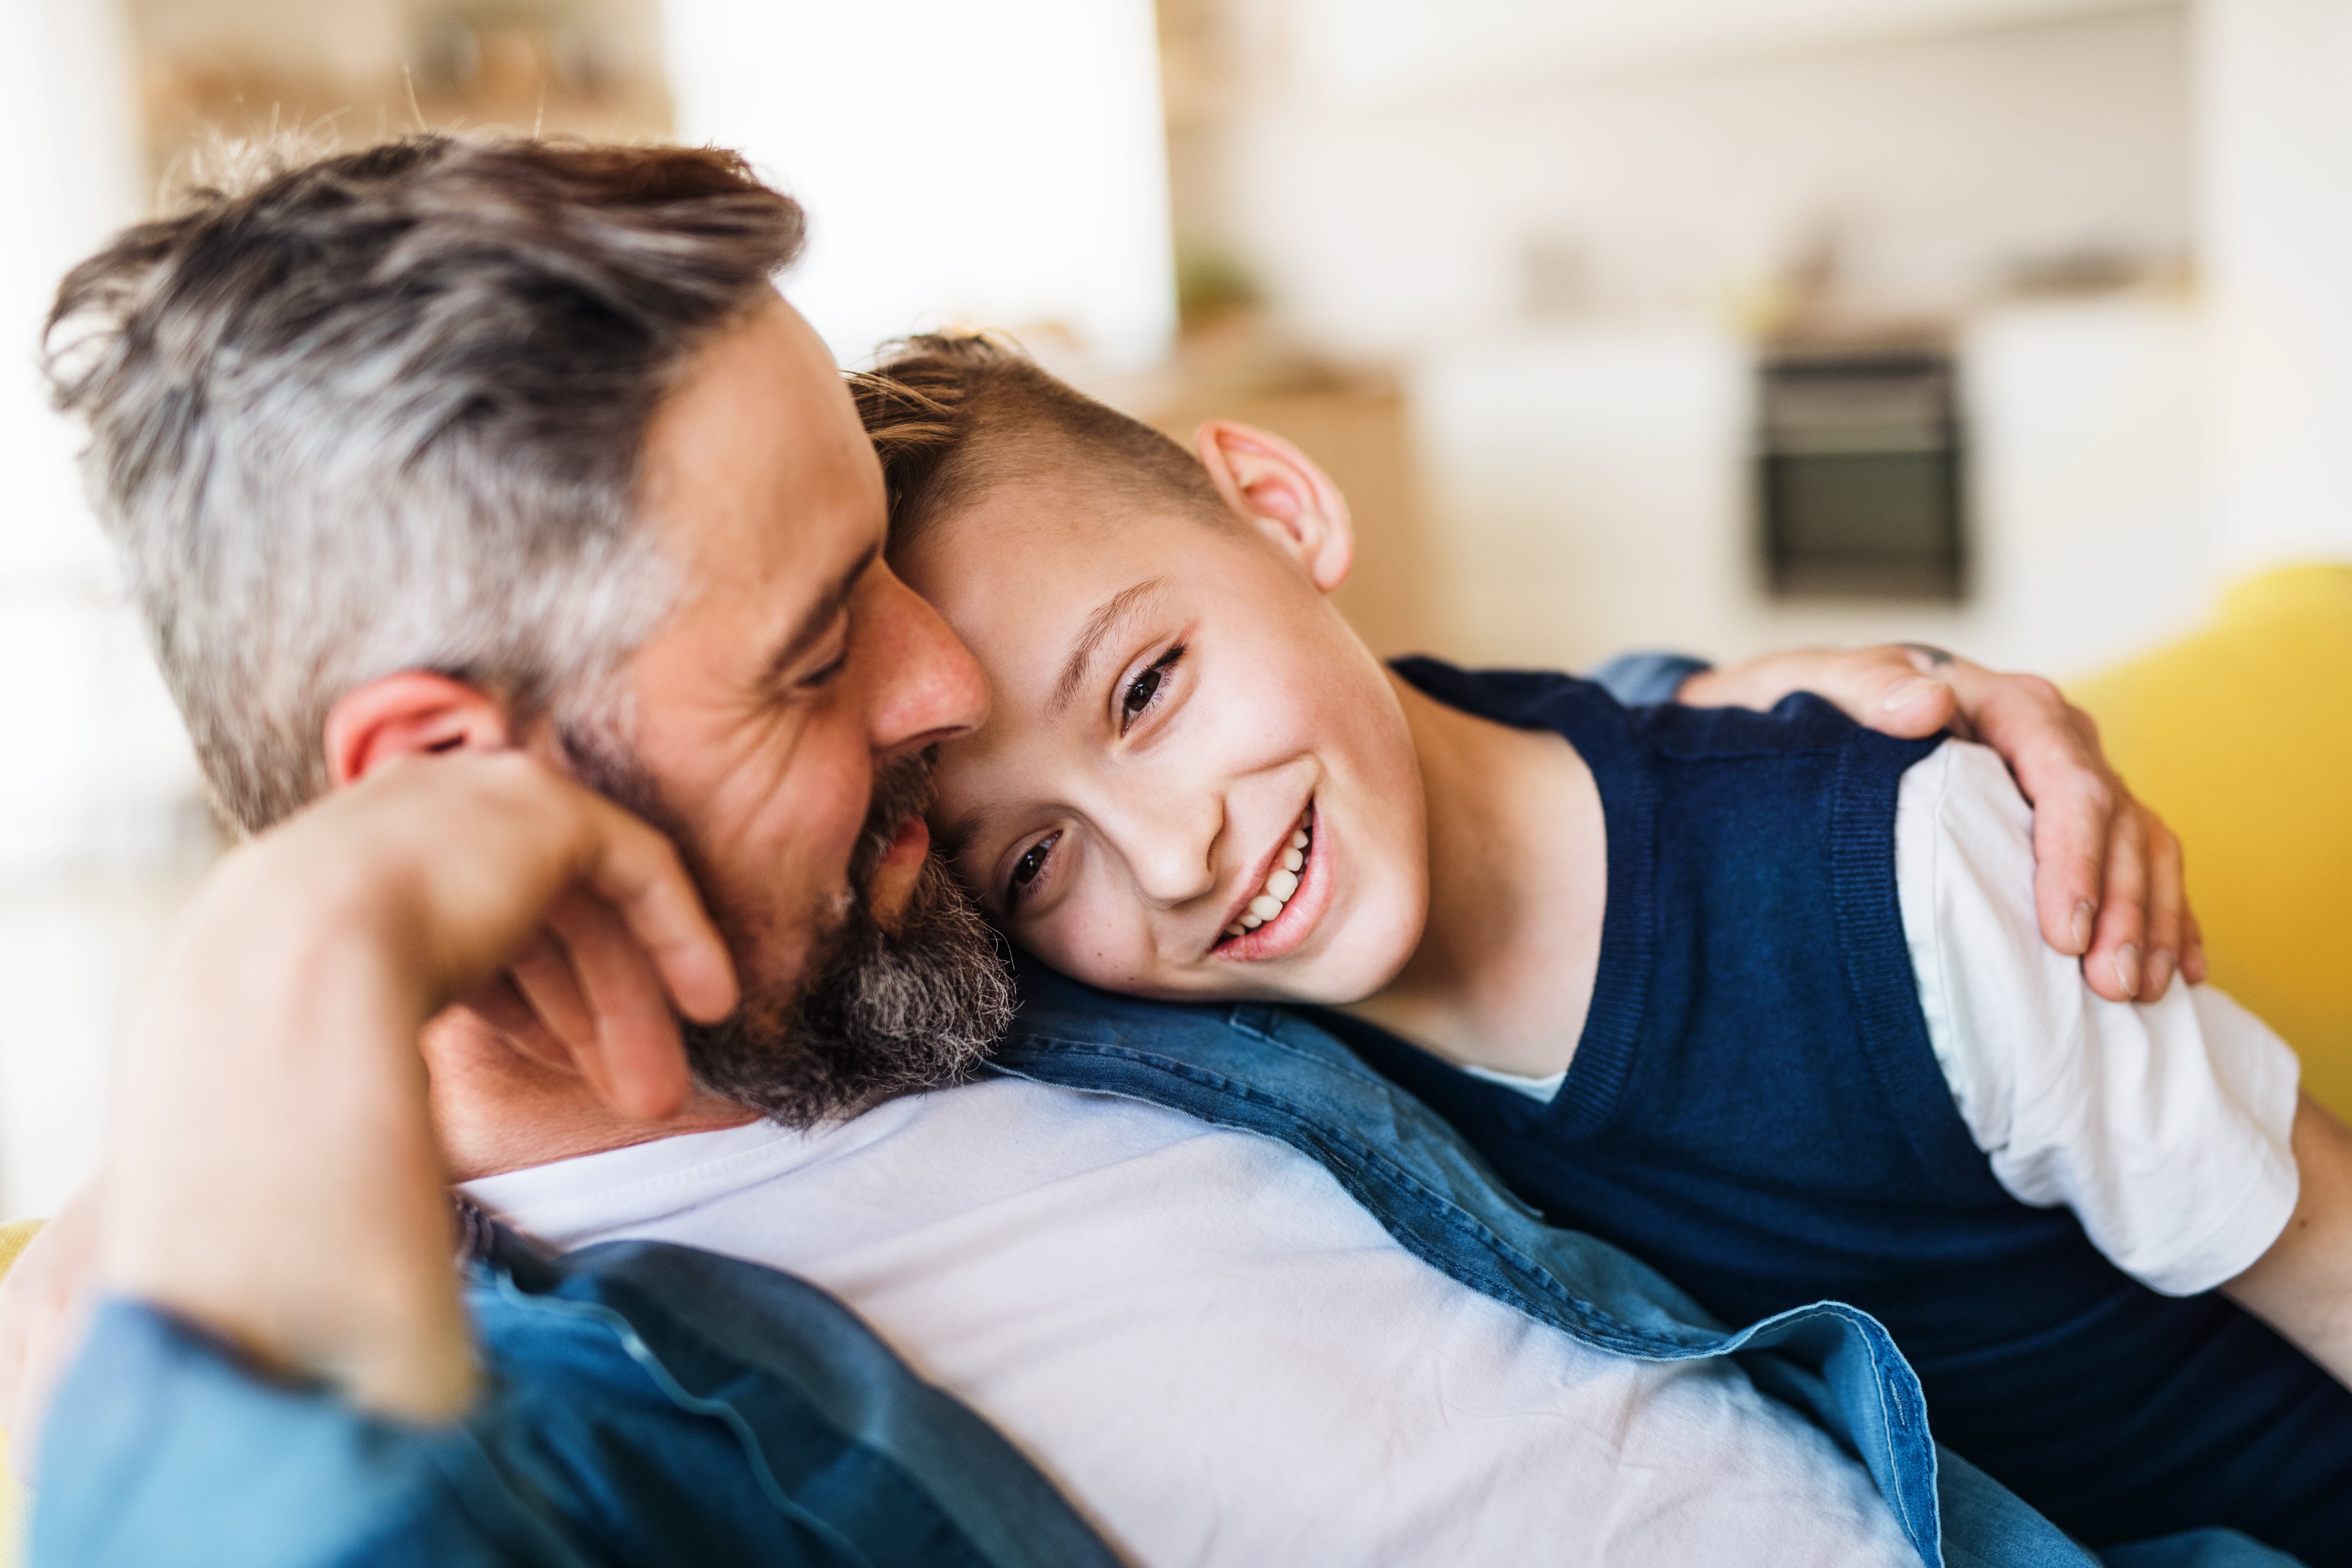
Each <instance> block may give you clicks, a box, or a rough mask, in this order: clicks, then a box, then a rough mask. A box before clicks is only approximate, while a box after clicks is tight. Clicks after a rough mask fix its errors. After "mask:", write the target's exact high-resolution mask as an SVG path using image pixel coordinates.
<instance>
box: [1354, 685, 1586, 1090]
mask: <svg viewBox="0 0 2352 1568" xmlns="http://www.w3.org/2000/svg"><path fill="white" fill-rule="evenodd" d="M1389 680H1390V682H1391V685H1393V686H1394V687H1395V688H1396V692H1397V699H1398V700H1399V701H1400V702H1401V703H1402V704H1403V707H1404V713H1405V721H1406V723H1407V725H1408V726H1409V727H1410V729H1411V731H1412V742H1413V749H1414V751H1415V752H1416V753H1417V755H1418V757H1419V759H1420V765H1421V778H1422V788H1423V794H1424V795H1425V796H1426V798H1427V801H1428V811H1429V921H1428V924H1427V925H1426V926H1425V927H1424V928H1423V932H1422V938H1421V945H1420V946H1419V947H1418V948H1416V949H1415V950H1414V952H1413V955H1412V958H1411V959H1410V960H1408V961H1407V962H1406V963H1405V966H1404V968H1403V970H1402V971H1401V972H1400V973H1398V975H1397V977H1396V979H1395V980H1393V981H1391V982H1390V984H1389V985H1388V986H1387V988H1386V989H1384V990H1382V991H1381V992H1379V993H1377V994H1374V995H1371V996H1369V997H1367V998H1365V999H1364V1000H1363V1001H1361V1002H1359V1003H1357V1004H1355V1005H1352V1006H1350V1007H1349V1008H1348V1009H1346V1010H1347V1011H1348V1012H1349V1013H1352V1014H1354V1015H1356V1016H1359V1017H1361V1018H1364V1019H1366V1020H1368V1021H1370V1022H1371V1023H1374V1024H1378V1025H1380V1026H1381V1027H1382V1028H1385V1029H1387V1030H1389V1031H1390V1032H1391V1033H1392V1034H1396V1035H1399V1036H1402V1037H1403V1038H1405V1039H1408V1040H1411V1041H1412V1042H1413V1043H1414V1044H1415V1045H1418V1046H1420V1047H1423V1048H1424V1049H1426V1050H1430V1051H1433V1052H1435V1053H1436V1054H1437V1055H1439V1056H1441V1057H1444V1058H1446V1059H1448V1060H1449V1061H1454V1062H1457V1063H1461V1064H1465V1065H1468V1066H1472V1067H1482V1068H1494V1069H1496V1070H1497V1071H1501V1072H1509V1073H1517V1074H1519V1075H1521V1076H1523V1077H1528V1078H1545V1077H1549V1075H1551V1074H1553V1073H1556V1072H1559V1071H1560V1070H1562V1069H1563V1068H1566V1067H1567V1066H1568V1063H1569V1058H1570V1057H1571V1056H1573V1055H1574V1054H1575V1052H1576V1042H1577V1038H1578V1037H1579V1036H1580V1034H1581V1033H1582V1032H1583V1029H1584V1015H1585V1012H1586V1009H1587V1008H1588V1006H1589V1005H1591V1000H1592V983H1593V977H1594V975H1595V974H1596V973H1598V972H1599V969H1600V962H1601V915H1602V912H1603V910H1604V909H1605V908H1606V905H1607V898H1608V836H1607V832H1606V830H1605V828H1604V827H1603V826H1602V823H1601V793H1600V791H1599V789H1598V788H1597V787H1596V786H1595V785H1594V784H1593V782H1592V772H1591V769H1590V768H1588V767H1586V766H1585V764H1584V759H1583V758H1582V757H1580V756H1579V755H1577V753H1576V750H1575V748H1574V747H1572V746H1570V744H1569V743H1568V742H1567V741H1565V740H1564V739H1562V738H1561V737H1560V736H1559V735H1558V734H1556V733H1554V732H1552V731H1548V730H1540V731H1539V730H1515V729H1512V728H1510V727H1509V726H1507V725H1503V724H1497V723H1495V722H1494V721H1491V720H1486V719H1481V718H1479V717H1477V716H1475V714H1470V713H1465V712H1463V711H1461V710H1459V709H1455V708H1449V707H1447V706H1446V705H1445V704H1444V703H1442V702H1439V701H1437V700H1434V699H1433V698H1431V697H1429V696H1427V695H1425V694H1424V693H1423V692H1422V691H1421V690H1420V689H1418V688H1416V687H1414V686H1413V685H1412V683H1411V682H1409V681H1406V680H1403V679H1400V678H1399V677H1398V676H1396V675H1395V674H1393V673H1391V675H1390V677H1389Z"/></svg>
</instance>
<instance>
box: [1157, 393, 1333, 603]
mask: <svg viewBox="0 0 2352 1568" xmlns="http://www.w3.org/2000/svg"><path fill="white" fill-rule="evenodd" d="M1192 450H1193V452H1194V453H1195V454H1196V455H1197V456H1198V457H1199V458H1200V459H1201V466H1202V468H1206V469H1208V470H1209V481H1210V483H1212V484H1213V485H1215V486H1216V487H1217V494H1218V495H1220V496H1222V497H1223V498H1224V502H1225V505H1227V506H1228V507H1230V508H1232V509H1233V510H1234V513H1235V514H1236V515H1238V516H1240V517H1241V518H1243V519H1244V520H1245V521H1249V522H1252V523H1255V525H1256V526H1257V527H1258V529H1259V530H1260V531H1263V532H1265V534H1266V535H1267V536H1268V537H1269V538H1271V539H1272V540H1273V541H1274V542H1276V544H1278V545H1280V546H1281V547H1282V549H1283V551H1284V552H1286V553H1287V554H1289V555H1291V556H1293V557H1295V558H1296V559H1297V562H1298V563H1299V564H1300V565H1302V566H1304V567H1305V568H1306V569H1307V576H1309V577H1310V578H1312V579H1313V580H1314V583H1315V586H1316V587H1318V589H1320V590H1322V591H1323V592H1324V593H1326V594H1328V593H1329V592H1331V591H1332V590H1333V589H1334V588H1337V587H1338V586H1339V584H1342V583H1344V582H1346V581H1347V580H1348V569H1349V567H1350V566H1352V565H1354V564H1355V560H1356V527H1355V523H1354V521H1353V520H1352V519H1350V518H1349V515H1348V498H1347V497H1346V496H1344V495H1341V494H1340V493H1339V486H1337V485H1335V484H1333V483H1332V482H1331V479H1330V476H1328V474H1326V473H1324V471H1323V470H1322V469H1320V468H1317V467H1316V466H1315V460H1314V459H1313V458H1309V457H1308V456H1307V454H1306V453H1304V452H1302V451H1300V450H1299V449H1298V448H1297V447H1294V446H1292V445H1291V444H1290V443H1289V442H1287V441H1286V440H1284V439H1283V438H1282V437H1279V436H1276V435H1275V434H1274V433H1273V432H1271V431H1267V430H1260V429H1258V428H1257V427H1256V426H1253V425H1244V424H1241V423H1239V422H1238V421H1236V420H1232V419H1212V420H1210V421H1209V422H1208V423H1207V424H1205V425H1202V426H1201V427H1200V429H1199V430H1197V431H1195V432H1194V433H1193V436H1192Z"/></svg>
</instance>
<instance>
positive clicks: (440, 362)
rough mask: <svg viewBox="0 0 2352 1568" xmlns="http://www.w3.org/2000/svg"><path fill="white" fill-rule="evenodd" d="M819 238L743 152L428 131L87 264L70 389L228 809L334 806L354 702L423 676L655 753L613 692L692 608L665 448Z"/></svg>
mask: <svg viewBox="0 0 2352 1568" xmlns="http://www.w3.org/2000/svg"><path fill="white" fill-rule="evenodd" d="M802 235H803V222H802V216H801V211H800V208H799V206H798V205H795V204H794V203H793V200H792V199H791V198H790V197H788V196H785V195H781V194H779V193H777V192H775V191H773V190H771V189H769V188H768V187H767V186H765V185H763V184H761V183H760V182H759V181H758V180H757V179H755V178H754V177H753V176H752V175H751V173H750V172H749V170H748V169H747V168H746V167H745V166H744V164H743V163H742V161H741V160H740V158H739V157H737V156H736V155H735V154H733V153H725V152H720V151H717V150H713V149H698V148H684V147H667V146H634V147H633V146H598V145H590V144H580V143H565V142H543V141H538V140H522V139H509V140H498V141H488V140H478V141H476V140H457V139H453V138H449V137H445V136H418V137H414V138H410V139H406V140H404V141H400V142H389V143H386V144H384V145H382V146H378V147H374V148H371V149H368V150H366V151H363V152H359V153H349V154H345V155H341V156H337V157H331V158H326V159H321V160H318V161H314V162H310V163H305V164H302V165H301V166H299V167H279V168H278V169H276V170H274V171H269V172H266V173H264V174H263V175H262V176H261V177H259V178H257V179H253V180H248V181H247V182H245V183H243V184H241V185H239V186H237V187H236V188H212V189H206V190H202V191H199V192H197V193H195V194H194V196H193V197H192V198H191V199H190V200H189V201H188V203H187V204H186V205H185V206H184V208H183V209H182V210H180V211H178V212H177V213H175V214H173V216H168V217H165V218H163V219H160V220H158V221H155V222H152V223H148V224H142V225H141V226H137V227H134V228H131V229H130V230H128V231H126V232H125V233H124V234H122V235H121V236H120V237H118V238H117V239H116V240H115V242H114V243H113V244H112V245H111V246H110V247H108V248H107V249H106V250H104V251H103V252H101V253H100V254H99V255H98V256H95V257H93V258H90V259H89V260H88V261H86V262H84V263H83V264H82V265H81V266H79V267H78V268H75V269H74V271H73V272H72V273H71V274H70V275H69V276H68V278H67V279H66V280H65V283H64V285H63V287H62V288H61V289H60V290H59V292H58V301H57V305H56V309H55V310H54V311H53V312H52V314H51V316H50V318H49V324H48V329H47V334H46V336H45V339H44V343H45V348H46V351H47V368H48V373H49V377H50V383H51V387H52V390H53V393H54V395H55V396H56V399H57V402H58V406H59V407H60V408H63V409H65V410H67V411H68V412H70V413H74V414H77V415H79V416H81V417H82V418H83V419H84V420H85V421H86V422H87V425H88V427H89V448H88V451H87V454H86V456H85V458H84V464H85V468H86V472H87V474H88V477H89V484H90V489H91V490H92V493H93V499H94V500H95V502H96V504H97V507H98V510H99V513H100V518H101V520H102V521H103V523H104V525H105V527H106V529H107V531H108V532H109V533H110V536H111V538H112V540H113V542H114V543H115V545H116V546H117V548H118V549H119V551H120V552H121V556H122V558H123V561H124V563H125V565H126V567H127V569H128V574H129V580H130V587H131V592H132V594H133V595H134V596H135V598H136V600H137V603H138V605H139V607H140V609H141V611H142V615H143V616H144V618H145V621H146V625H147V628H148V632H149V635H150V637H151V638H152V642H153V646H154V649H155V653H156V657H157V658H158V660H159V661H160V662H161V664H162V666H163V675H164V679H166V680H167V681H168V682H169V684H170V686H171V688H172V691H173V696H174V698H175V699H176V700H178V703H179V706H180V710H181V712H182V714H183V715H184V717H185V718H186V720H187V723H188V728H189V730H190V731H191V733H192V734H193V736H194V741H195V745H196V751H197V755H198V757H199V759H200V761H201V762H202V763H203V765H204V769H205V776H206V777H207V779H208V780H209V781H210V783H211V785H212V788H213V791H214V794H215V798H216V799H217V801H218V802H219V804H220V805H221V806H222V808H223V809H224V810H225V811H226V813H227V814H228V815H229V816H232V817H234V818H235V819H236V821H237V822H238V823H239V824H241V825H242V826H244V827H245V828H247V830H258V829H260V828H262V827H265V826H268V825H269V824H270V823H272V822H274V821H276V820H278V818H280V817H282V816H286V815H287V814H289V812H292V811H294V810H295V809H297V808H298V807H299V806H300V805H303V804H304V803H305V802H307V801H309V800H310V799H311V798H313V797H315V796H316V795H320V794H321V793H323V791H324V790H325V788H326V787H327V784H328V783H329V780H328V777H327V771H326V762H325V754H324V746H323V731H324V727H325V723H326V719H327V715H328V712H329V710H331V708H332V707H333V705H334V703H335V702H336V701H337V700H339V699H340V698H341V697H342V696H343V695H344V694H345V693H347V692H349V691H351V690H352V689H354V688H355V687H358V686H360V685H362V684H363V683H364V682H366V681H368V680H371V679H376V678H377V677H380V676H383V675H389V674H392V673H394V672H397V671H400V670H405V669H418V670H429V671H434V672H436V673H439V674H444V675H447V676H449V677H452V678H453V679H459V680H463V681H466V682H467V683H469V684H471V685H474V686H477V687H479V688H481V689H484V690H487V691H489V692H491V693H493V694H494V695H496V696H498V697H499V698H500V699H501V700H504V701H505V702H506V703H507V704H508V706H509V710H511V711H512V712H513V713H514V714H515V715H516V717H517V720H518V721H519V722H520V721H529V720H530V719H532V718H534V717H537V716H540V715H550V716H552V717H553V718H554V719H555V720H556V721H557V722H558V723H559V724H562V725H565V726H567V727H572V728H579V727H586V728H590V729H593V730H598V731H613V730H614V729H616V728H617V729H621V730H625V727H626V715H625V712H623V711H621V710H619V709H617V708H616V706H615V699H614V697H613V696H612V690H613V688H614V682H613V680H612V679H611V678H612V676H613V674H614V671H615V670H616V669H617V668H618V666H619V665H620V664H621V663H622V661H624V660H625V658H627V657H628V655H629V654H630V653H631V652H633V651H634V650H635V647H636V646H637V644H638V643H639V642H640V641H641V640H642V639H643V638H644V637H645V636H646V634H647V633H649V632H650V631H651V630H653V629H654V627H655V626H656V625H657V624H658V622H659V620H660V618H661V616H663V614H664V613H665V611H666V610H667V608H668V606H669V605H670V602H671V599H672V597H673V595H674V591H675V588H674V578H673V574H671V573H670V571H669V570H668V568H667V563H666V562H665V560H664V559H663V558H662V557H661V556H660V555H659V554H658V553H657V552H656V551H655V549H654V548H653V543H652V541H651V540H650V539H649V537H647V534H646V530H644V529H641V528H638V527H636V526H635V522H636V514H637V501H638V488H639V487H638V480H639V470H640V468H641V459H642V452H643V447H644V439H645V433H646V426H647V425H648V423H649V422H650V421H651V419H652V417H653V416H654V413H655V411H656V408H657V407H658V405H660V403H661V400H662V398H663V396H664V395H665V394H666V393H667V391H668V390H669V389H670V387H671V386H672V385H673V384H675V382H676V381H677V376H678V374H679V373H680V370H681V368H682V367H683V365H684V364H685V363H687V362H688V359H689V358H690V357H691V356H692V354H693V353H694V351H695V350H696V349H697V348H698V347H699V346H700V345H701V344H702V343H703V342H706V341H708V339H709V337H710V336H711V335H713V333H714V332H715V331H718V330H719V329H720V328H722V327H724V326H726V325H727V324H729V323H730V322H731V321H735V320H738V319H740V317H741V316H742V315H743V314H745V313H746V312H748V311H749V310H752V309H754V308H755V307H757V306H758V305H759V304H761V302H763V301H765V300H771V299H772V298H774V293H773V289H772V285H771V283H770V281H769V280H770V279H771V278H772V276H773V275H774V274H775V273H776V272H777V271H778V270H779V269H781V268H783V267H784V266H785V265H787V264H788V263H789V262H790V261H791V260H792V259H793V257H794V256H795V255H796V254H797V253H798V251H799V249H800V246H801V240H802ZM614 738H616V739H617V738H618V736H615V737H614Z"/></svg>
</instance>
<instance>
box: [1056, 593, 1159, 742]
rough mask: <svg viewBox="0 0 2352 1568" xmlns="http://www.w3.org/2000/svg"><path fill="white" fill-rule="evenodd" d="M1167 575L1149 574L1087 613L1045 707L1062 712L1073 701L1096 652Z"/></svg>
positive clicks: (1147, 598)
mask: <svg viewBox="0 0 2352 1568" xmlns="http://www.w3.org/2000/svg"><path fill="white" fill-rule="evenodd" d="M1164 585H1165V579H1163V578H1159V577H1147V578H1145V579H1144V580H1143V581H1142V582H1140V583H1138V584H1136V585H1135V586H1134V587H1132V588H1123V589H1121V590H1120V591H1119V592H1118V593H1116V594H1113V595H1111V596H1110V597H1109V598H1108V599H1105V600H1104V601H1103V602H1102V604H1101V605H1098V606H1097V608H1096V610H1095V613H1094V614H1093V615H1091V616H1087V624H1086V625H1085V626H1082V627H1080V628H1079V630H1078V635H1077V638H1076V640H1075V641H1074V642H1072V643H1071V644H1070V657H1069V659H1068V662H1066V663H1065V664H1064V665H1063V666H1062V679H1059V680H1057V681H1055V683H1054V695H1053V696H1052V697H1051V698H1049V699H1047V700H1046V703H1045V710H1046V711H1047V712H1049V713H1059V712H1060V711H1061V710H1063V709H1065V708H1067V707H1068V706H1069V705H1070V700H1071V699H1072V698H1074V697H1076V696H1077V694H1078V689H1079V688H1080V687H1082V686H1084V685H1085V684H1086V683H1087V671H1088V670H1090V669H1092V668H1094V662H1095V656H1096V655H1097V654H1098V653H1100V652H1101V651H1102V645H1103V644H1104V642H1106V641H1107V640H1108V638H1109V637H1110V634H1111V633H1112V632H1113V631H1115V630H1117V629H1118V626H1119V625H1120V624H1121V623H1122V622H1124V621H1125V620H1127V619H1128V617H1129V616H1132V615H1134V614H1135V613H1136V612H1137V611H1139V610H1140V609H1141V608H1143V606H1144V604H1145V602H1146V601H1148V600H1149V599H1150V598H1151V597H1152V595H1155V594H1157V593H1159V592H1160V589H1161V587H1162V586H1164Z"/></svg>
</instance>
